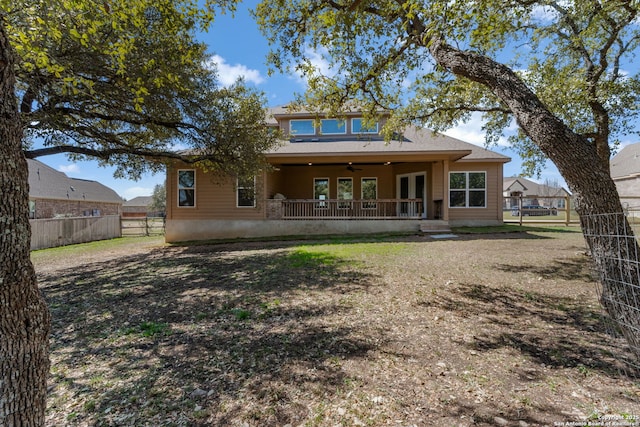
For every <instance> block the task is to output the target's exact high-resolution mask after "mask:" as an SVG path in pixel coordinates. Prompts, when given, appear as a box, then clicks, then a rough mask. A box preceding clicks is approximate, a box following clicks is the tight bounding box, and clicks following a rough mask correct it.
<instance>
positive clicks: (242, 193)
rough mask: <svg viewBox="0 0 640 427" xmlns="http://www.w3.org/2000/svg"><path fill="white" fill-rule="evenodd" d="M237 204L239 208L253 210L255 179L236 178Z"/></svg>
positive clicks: (254, 204)
mask: <svg viewBox="0 0 640 427" xmlns="http://www.w3.org/2000/svg"><path fill="white" fill-rule="evenodd" d="M236 189H237V190H236V193H237V196H236V197H237V204H236V206H238V207H239V208H245V207H248V208H254V207H255V206H256V191H255V190H256V179H255V177H251V178H247V179H241V178H238V182H237V185H236Z"/></svg>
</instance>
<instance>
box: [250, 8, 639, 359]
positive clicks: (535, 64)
mask: <svg viewBox="0 0 640 427" xmlns="http://www.w3.org/2000/svg"><path fill="white" fill-rule="evenodd" d="M639 8H640V3H639V2H638V1H637V0H563V1H560V0H482V1H480V0H453V1H452V0H264V1H263V2H262V3H261V4H260V5H259V6H258V8H257V10H256V13H255V15H256V17H257V19H258V22H259V24H260V26H261V28H262V29H263V32H264V33H265V34H266V35H267V36H268V37H269V38H270V41H271V43H272V46H273V49H272V52H271V53H270V62H271V63H272V64H273V65H274V66H275V67H276V68H280V69H291V68H295V69H296V71H298V72H301V73H304V74H305V75H306V76H307V77H308V79H309V81H310V90H309V92H308V93H307V94H306V96H305V97H304V98H303V99H302V101H303V102H304V103H306V104H309V105H312V106H313V105H316V106H317V107H318V109H319V110H321V109H324V110H329V111H331V112H333V113H339V112H340V111H341V108H342V107H343V106H344V105H345V103H347V102H353V101H354V100H355V101H356V102H357V103H359V104H360V105H361V106H362V107H363V108H364V109H365V110H366V111H369V112H371V113H372V114H373V113H375V111H377V110H379V109H380V108H384V109H386V110H391V111H393V112H394V113H393V116H392V119H391V120H390V122H389V125H388V126H387V129H386V131H387V132H388V133H389V134H392V133H393V132H396V131H399V130H402V128H403V127H404V126H406V125H407V124H417V125H419V126H423V125H424V126H428V127H430V128H432V129H434V130H442V129H445V128H447V127H450V126H453V125H456V124H458V123H461V122H464V121H465V120H468V119H469V118H470V117H471V114H473V113H479V114H481V115H482V117H483V119H484V123H485V130H486V137H487V142H488V143H491V142H495V141H496V140H497V139H498V138H500V137H501V136H503V135H504V133H505V131H506V130H507V129H508V128H509V126H510V125H511V124H512V122H513V121H514V120H515V122H516V123H517V125H518V127H519V131H518V133H517V134H516V135H512V136H511V137H510V139H511V142H512V143H513V144H514V147H515V148H516V149H518V150H519V151H520V153H521V155H522V156H523V158H524V159H525V166H526V167H527V170H528V172H533V171H535V170H536V168H539V166H540V164H541V163H540V162H541V160H543V159H550V160H551V161H553V163H555V165H556V166H557V167H558V169H559V171H560V173H561V174H562V176H563V177H564V179H565V180H566V182H567V185H568V186H569V188H570V189H571V190H572V192H573V194H574V196H575V200H576V206H575V207H576V210H577V212H578V213H579V215H580V218H581V222H582V227H583V232H584V234H585V237H586V238H587V241H588V244H589V246H590V249H591V253H592V255H593V259H594V261H595V264H596V267H597V270H598V271H599V272H600V276H601V279H602V285H603V292H602V302H603V304H604V306H605V307H606V309H607V311H608V313H609V315H610V316H611V317H612V318H613V319H614V320H615V321H617V322H619V324H620V326H621V328H622V331H623V332H624V334H625V337H626V338H627V340H628V342H629V344H630V346H631V347H632V349H633V350H634V351H635V353H636V355H637V356H639V357H640V271H639V269H638V253H639V251H638V246H637V243H636V240H635V238H634V237H633V233H630V230H629V224H628V222H627V220H626V218H625V217H624V215H622V212H623V209H622V206H621V204H620V200H619V197H618V193H617V191H616V186H615V184H614V182H613V180H612V179H611V176H610V171H609V159H610V156H611V152H612V151H611V147H612V146H614V145H615V144H616V143H617V142H618V140H619V139H620V138H621V137H632V136H631V135H632V134H633V133H635V134H637V133H638V127H637V125H636V123H637V121H636V120H637V118H638V112H639V108H640V102H639V97H640V81H639V75H638V67H637V64H636V65H635V66H634V65H633V63H632V61H633V58H634V55H637V54H638V53H639V52H638V51H639V48H638V46H639V43H640V21H639V18H638V11H639V10H638V9H639ZM318 57H321V59H322V61H324V62H323V64H322V65H323V66H322V67H317V66H316V64H317V63H318ZM322 70H330V71H332V72H327V71H324V74H322V73H321V71H322ZM629 233H630V234H629ZM624 236H628V237H624ZM625 284H627V285H625Z"/></svg>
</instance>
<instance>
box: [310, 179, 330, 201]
mask: <svg viewBox="0 0 640 427" xmlns="http://www.w3.org/2000/svg"><path fill="white" fill-rule="evenodd" d="M313 198H314V199H317V200H327V199H328V198H329V178H314V179H313ZM326 206H327V204H326V203H324V202H320V203H318V204H317V205H316V207H320V208H324V207H326Z"/></svg>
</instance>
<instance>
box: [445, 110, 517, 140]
mask: <svg viewBox="0 0 640 427" xmlns="http://www.w3.org/2000/svg"><path fill="white" fill-rule="evenodd" d="M482 125H483V121H482V115H481V114H480V113H474V114H472V115H471V119H470V120H469V121H468V122H466V123H462V124H460V125H458V126H455V127H453V128H451V129H448V130H446V131H444V132H442V133H444V134H445V135H447V136H450V137H452V138H457V139H460V140H462V141H465V142H469V143H471V144H474V145H478V146H480V147H484V143H485V133H484V131H483V130H482ZM517 128H518V126H517V124H516V123H515V121H514V122H512V124H511V126H509V127H508V128H507V129H506V132H507V133H509V132H515V131H516V130H517ZM498 146H499V147H508V146H509V141H507V138H505V137H502V138H500V139H499V140H498Z"/></svg>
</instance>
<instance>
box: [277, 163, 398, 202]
mask: <svg viewBox="0 0 640 427" xmlns="http://www.w3.org/2000/svg"><path fill="white" fill-rule="evenodd" d="M354 167H355V168H357V169H362V170H361V171H360V170H356V171H355V172H351V171H349V170H347V164H346V163H345V165H344V166H342V165H340V166H336V165H331V166H323V165H318V166H316V165H313V166H306V165H305V166H281V167H280V171H279V172H276V174H279V177H276V179H275V180H277V182H278V183H277V184H274V185H272V186H271V185H270V189H271V190H270V191H271V192H272V193H274V194H275V193H281V194H284V195H285V197H286V198H287V199H312V198H313V179H314V178H328V179H329V198H332V199H335V198H337V182H338V178H353V194H354V197H355V198H356V199H359V198H360V193H361V189H360V183H361V179H362V178H374V177H377V178H378V197H379V198H387V199H390V198H393V197H394V193H395V184H394V182H395V181H394V178H393V170H392V168H390V167H389V166H383V165H363V166H359V165H354Z"/></svg>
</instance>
